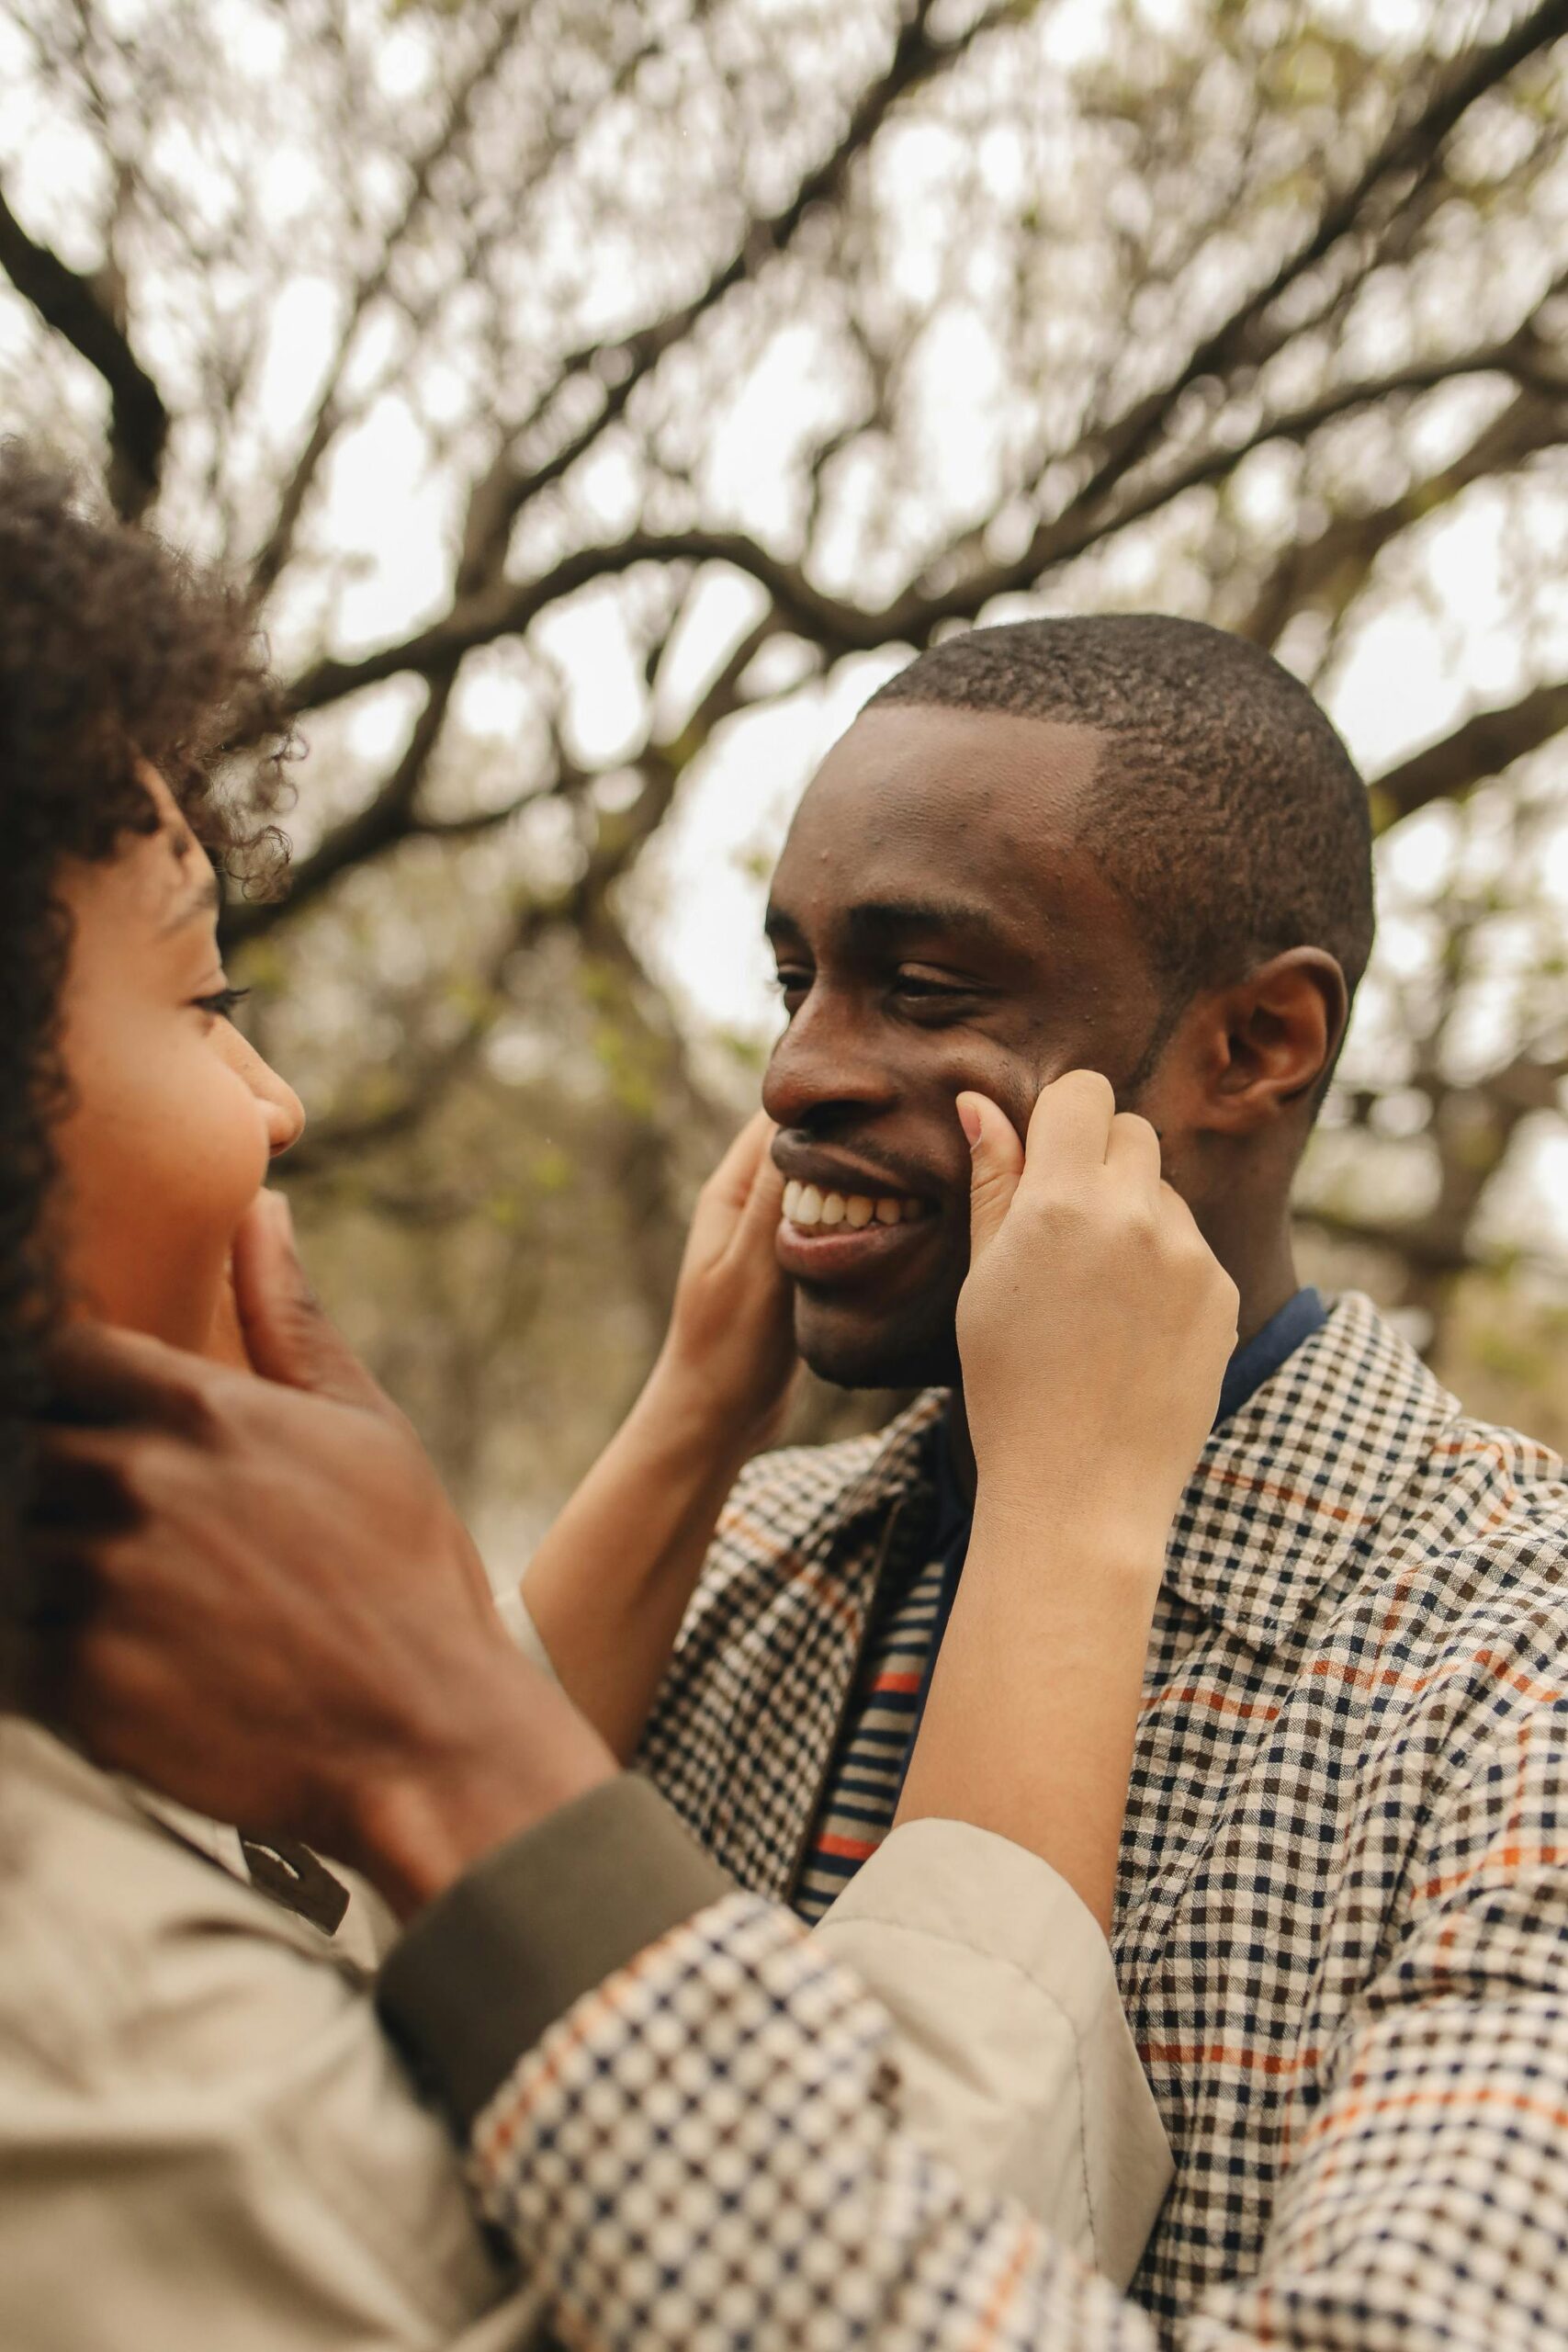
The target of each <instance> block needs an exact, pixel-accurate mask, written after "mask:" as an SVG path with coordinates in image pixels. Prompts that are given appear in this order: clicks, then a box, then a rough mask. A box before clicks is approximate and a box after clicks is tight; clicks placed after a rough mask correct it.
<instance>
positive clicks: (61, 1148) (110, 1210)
mask: <svg viewBox="0 0 1568 2352" xmlns="http://www.w3.org/2000/svg"><path fill="white" fill-rule="evenodd" d="M143 781H144V782H145V783H146V785H147V787H148V790H149V792H150V793H151V794H152V798H153V801H154V803H155V805H156V808H157V811H158V816H159V820H160V823H159V828H158V831H156V832H153V833H145V834H144V833H128V834H126V836H125V837H124V840H123V842H122V843H121V845H120V847H119V849H118V851H117V853H116V854H115V855H114V856H112V857H109V858H107V859H103V860H101V861H97V862H87V861H79V860H75V859H71V860H68V861H67V862H66V864H65V865H64V866H63V867H62V870H61V873H60V875H59V877H58V880H57V884H56V889H57V894H58V896H59V898H60V899H61V901H62V904H63V905H64V907H65V908H66V909H67V910H68V912H69V914H70V916H71V919H72V922H73V926H74V938H73V944H72V948H71V959H70V965H69V967H68V970H67V974H66V979H65V986H64V992H63V997H62V1056H63V1060H64V1065H65V1072H66V1076H67V1079H68V1080H69V1084H70V1101H69V1105H68V1108H67V1111H66V1114H65V1117H64V1119H63V1120H62V1124H61V1126H60V1128H59V1129H58V1131H57V1134H56V1137H55V1148H56V1151H57V1154H58V1157H59V1161H60V1168H61V1180H62V1181H61V1183H60V1186H59V1189H58V1192H57V1194H56V1197H55V1200H54V1202H53V1204H52V1230H51V1240H52V1246H53V1248H54V1250H56V1252H57V1254H58V1259H59V1262H60V1264H61V1268H62V1273H63V1276H64V1281H65V1286H66V1293H67V1298H68V1301H69V1304H70V1306H71V1308H72V1310H73V1311H74V1312H77V1313H87V1314H91V1315H96V1316H101V1317H104V1319H105V1320H107V1321H108V1322H111V1323H118V1324H122V1325H124V1326H126V1327H127V1328H129V1329H132V1330H137V1331H146V1332H149V1333H151V1334H152V1336H153V1337H154V1338H156V1339H160V1340H168V1341H170V1342H171V1343H172V1344H174V1345H175V1346H176V1347H184V1348H193V1349H207V1348H209V1347H210V1346H213V1345H214V1344H216V1335H218V1334H219V1333H220V1331H221V1329H222V1328H223V1321H224V1318H223V1316H222V1314H221V1313H220V1309H221V1308H222V1306H223V1304H224V1301H225V1297H226V1292H227V1276H228V1266H229V1252H230V1246H231V1242H232V1240H233V1238H234V1231H235V1228H236V1227H237V1226H238V1224H239V1222H240V1219H241V1217H242V1216H243V1215H244V1212H245V1210H246V1209H247V1208H248V1207H249V1205H250V1204H251V1202H252V1201H253V1200H254V1198H255V1195H256V1193H257V1190H258V1189H259V1187H260V1186H261V1184H262V1183H263V1182H264V1181H265V1174H266V1168H267V1162H268V1160H269V1159H271V1157H272V1155H273V1154H274V1153H275V1152H279V1151H287V1149H288V1147H289V1145H290V1144H291V1143H293V1142H294V1141H295V1140H296V1139H297V1137H298V1136H299V1133H300V1131H301V1129H302V1128H303V1126H304V1123H305V1120H304V1113H303V1111H302V1110H301V1108H300V1105H299V1098H298V1096H296V1095H295V1094H294V1092H293V1091H292V1090H291V1089H290V1088H288V1086H286V1085H285V1084H284V1083H283V1080H281V1079H280V1078H278V1077H276V1075H275V1073H274V1072H273V1071H272V1070H271V1069H268V1067H267V1065H266V1064H265V1062H264V1061H263V1060H262V1058H261V1057H260V1055H259V1054H257V1053H255V1052H254V1051H253V1049H252V1048H251V1047H250V1046H248V1045H247V1044H246V1043H245V1041H244V1039H243V1037H242V1036H241V1035H240V1034H239V1032H238V1030H236V1029H235V1028H234V1027H233V1025H232V1023H231V1022H229V1021H228V1020H226V1019H225V1018H224V1016H223V1013H222V1012H221V1010H220V1004H221V1001H222V993H223V990H224V989H225V986H226V983H225V979H224V975H223V967H222V964H221V961H220V957H219V953H218V938H217V908H218V901H217V894H216V890H215V888H214V885H213V876H212V869H211V867H210V865H209V863H208V860H207V858H206V856H205V854H203V852H202V850H201V849H200V847H199V845H198V844H197V841H196V839H195V837H194V836H193V834H192V833H191V831H190V829H189V827H188V826H187V825H186V820H185V819H184V817H183V816H182V815H181V813H180V810H179V808H178V806H177V805H176V803H175V799H174V797H173V796H172V794H171V793H170V792H169V791H168V790H167V788H166V786H164V783H163V781H162V779H161V778H159V777H157V776H155V775H152V773H151V772H150V771H149V772H148V773H147V774H146V775H145V776H144V778H143Z"/></svg>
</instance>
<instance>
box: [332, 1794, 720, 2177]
mask: <svg viewBox="0 0 1568 2352" xmlns="http://www.w3.org/2000/svg"><path fill="white" fill-rule="evenodd" d="M734 1891H735V1890H734V1886H733V1883H731V1881H730V1880H729V1879H728V1878H727V1877H726V1876H725V1874H724V1872H723V1871H721V1870H720V1869H719V1867H718V1865H717V1863H716V1862H714V1861H711V1860H709V1858H708V1856H707V1855H706V1854H705V1853H704V1851H703V1849H702V1848H701V1847H700V1846H699V1845H698V1844H697V1843H696V1841H695V1839H694V1838H693V1837H692V1835H691V1832H690V1831H689V1830H688V1829H687V1828H686V1827H685V1826H684V1824H683V1823H682V1821H681V1820H680V1818H679V1816H678V1815H676V1814H675V1813H673V1812H672V1811H671V1808H670V1806H669V1805H668V1804H666V1803H665V1802H664V1799H663V1798H662V1797H661V1796H660V1794H659V1793H658V1792H657V1790H655V1789H654V1787H653V1786H652V1784H651V1782H649V1781H644V1780H639V1779H638V1778H637V1776H636V1775H635V1774H633V1773H630V1772H623V1773H622V1774H621V1775H620V1776H619V1778H618V1779H616V1780H614V1781H605V1782H604V1785H603V1786H602V1787H600V1788H597V1789H591V1790H590V1791H589V1792H588V1794H587V1795H586V1796H582V1797H578V1798H576V1799H574V1801H573V1802H572V1803H571V1804H567V1805H563V1806H562V1807H561V1809H560V1811H559V1812H558V1813H553V1814H551V1815H549V1817H548V1819H547V1820H545V1821H542V1822H540V1823H539V1825H538V1826H537V1827H536V1828H533V1829H527V1830H525V1831H524V1832H523V1834H522V1836H521V1837H518V1838H511V1839H509V1840H508V1842H507V1843H506V1844H505V1845H504V1846H501V1847H498V1848H497V1849H496V1850H495V1852H494V1853H492V1854H487V1855H486V1856H485V1858H484V1860H482V1861H480V1862H477V1863H476V1864H475V1865H474V1867H473V1869H472V1870H470V1871H465V1872H464V1874H463V1876H462V1877H461V1878H460V1879H458V1880H457V1883H456V1884H455V1885H453V1886H450V1887H448V1889H447V1890H446V1894H443V1895H440V1896H438V1897H437V1899H436V1901H435V1902H434V1903H433V1904H431V1905H429V1907H428V1909H426V1910H424V1911H423V1912H421V1914H420V1916H419V1917H418V1918H417V1919H416V1920H415V1921H414V1923H413V1925H412V1927H411V1928H409V1929H408V1930H407V1932H406V1933H405V1934H404V1935H403V1936H402V1937H401V1938H400V1940H399V1942H398V1943H397V1944H396V1945H395V1946H394V1948H393V1950H392V1951H391V1952H390V1953H389V1956H388V1958H387V1961H386V1962H385V1964H384V1965H383V1967H382V1970H381V1973H380V1977H379V1979H378V1985H377V1994H376V1999H377V2006H378V2008H379V2010H380V2013H381V2018H382V2022H383V2023H384V2025H385V2026H386V2027H387V2029H388V2030H389V2032H390V2033H391V2035H392V2036H393V2038H394V2040H395V2041H397V2042H398V2044H399V2046H400V2049H401V2050H402V2052H403V2053H404V2055H405V2056H406V2057H407V2059H408V2061H409V2063H410V2064H411V2065H412V2069H413V2071H414V2073H415V2075H417V2076H418V2078H419V2080H420V2081H421V2083H422V2084H423V2086H425V2088H426V2089H427V2090H429V2091H431V2092H432V2093H433V2094H434V2096H435V2097H436V2098H439V2099H440V2100H441V2102H442V2103H443V2105H444V2106H446V2108H447V2109H449V2110H450V2111H451V2113H452V2114H453V2115H454V2116H455V2118H456V2119H457V2122H458V2123H459V2124H460V2125H461V2126H462V2128H463V2130H464V2131H467V2130H468V2127H469V2125H470V2124H471V2123H472V2122H473V2120H474V2118H475V2117H476V2116H477V2115H478V2114H479V2109H481V2108H482V2107H484V2106H485V2105H486V2103H487V2102H488V2100H489V2099H490V2098H491V2097H492V2095H493V2094H494V2093H495V2092H496V2091H497V2090H499V2088H500V2087H501V2085H502V2083H503V2082H504V2081H505V2079H506V2077H507V2075H509V2074H511V2072H512V2070H513V2067H514V2066H515V2065H516V2064H517V2063H518V2061H519V2060H520V2059H521V2058H523V2057H525V2055H526V2053H527V2052H528V2051H530V2050H531V2049H532V2048H533V2046H534V2044H535V2042H536V2041H538V2039H539V2037H540V2035H541V2034H542V2033H544V2032H545V2030H547V2027H549V2026H551V2025H553V2024H554V2023H555V2021H556V2019H557V2018H558V2017H561V2016H564V2014H565V2012H566V2011H567V2010H568V2009H569V2008H570V2007H571V2005H572V2003H573V2002H574V2001H575V2000H577V1999H579V1998H580V1997H581V1995H582V1994H584V1993H588V1992H591V1991H592V1989H593V1987H594V1986H595V1985H602V1984H603V1983H604V1979H605V1977H607V1976H611V1975H613V1974H614V1973H615V1970H616V1969H618V1968H622V1967H624V1966H625V1965H626V1962H627V1961H629V1960H632V1959H634V1958H635V1957H636V1955H637V1953H638V1952H639V1951H642V1950H643V1948H644V1947H645V1946H646V1945H648V1944H650V1943H653V1942H656V1941H657V1939H659V1938H660V1936H662V1935H665V1934H667V1933H668V1931H669V1930H670V1929H671V1928H676V1927H679V1926H680V1925H681V1924H682V1921H683V1920H686V1919H689V1918H690V1917H692V1915H693V1914H694V1912H697V1911H701V1910H704V1909H705V1907H706V1906H707V1905H708V1904H710V1903H717V1902H720V1901H721V1900H722V1899H723V1897H724V1896H725V1895H727V1894H733V1893H734Z"/></svg>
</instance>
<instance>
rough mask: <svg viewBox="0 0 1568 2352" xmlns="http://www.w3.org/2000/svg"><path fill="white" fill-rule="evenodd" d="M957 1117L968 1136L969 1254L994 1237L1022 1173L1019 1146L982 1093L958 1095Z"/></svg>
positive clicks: (1009, 1127) (1007, 1122) (1008, 1123)
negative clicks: (969, 1164) (969, 1165)
mask: <svg viewBox="0 0 1568 2352" xmlns="http://www.w3.org/2000/svg"><path fill="white" fill-rule="evenodd" d="M957 1107H958V1116H959V1118H960V1120H961V1121H962V1123H963V1126H964V1134H965V1135H966V1136H968V1138H969V1152H970V1160H971V1167H970V1176H969V1254H970V1257H971V1259H975V1258H977V1257H978V1256H979V1255H980V1252H981V1251H982V1250H984V1249H985V1247H986V1245H987V1242H989V1241H991V1240H993V1239H994V1238H995V1237H996V1234H997V1231H998V1227H999V1226H1000V1225H1001V1222H1002V1219H1003V1218H1004V1217H1005V1216H1006V1215H1007V1213H1008V1210H1009V1208H1010V1206H1011V1204H1012V1196H1013V1194H1014V1193H1016V1192H1017V1190H1018V1181H1019V1178H1020V1177H1021V1175H1022V1173H1023V1146H1022V1144H1021V1143H1020V1141H1019V1139H1018V1136H1017V1135H1016V1133H1015V1132H1014V1130H1013V1125H1012V1122H1011V1120H1010V1118H1009V1117H1008V1115H1007V1114H1006V1113H1005V1112H1004V1111H1001V1110H998V1107H997V1105H996V1103H993V1102H991V1101H990V1100H989V1099H988V1097H987V1096H986V1095H984V1094H968V1093H965V1094H961V1095H960V1096H959V1097H958V1105H957Z"/></svg>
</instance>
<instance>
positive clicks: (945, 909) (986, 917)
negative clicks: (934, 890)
mask: <svg viewBox="0 0 1568 2352" xmlns="http://www.w3.org/2000/svg"><path fill="white" fill-rule="evenodd" d="M845 920H846V922H847V924H848V927H849V929H850V931H851V932H852V933H857V934H860V935H862V936H863V937H865V938H868V939H873V940H878V939H887V938H897V937H900V936H902V935H903V934H905V933H908V932H914V931H928V932H929V931H945V932H957V933H961V934H962V935H963V936H964V938H966V939H973V940H987V941H989V940H1000V938H1001V936H1002V930H1001V925H1000V924H999V923H998V921H997V919H996V916H995V915H994V914H993V913H992V911H991V910H990V909H989V908H988V907H986V906H983V905H981V904H980V903H979V901H978V900H976V899H953V898H942V897H941V896H932V897H931V898H919V899H862V900H861V901H860V903H859V904H858V905H856V906H852V907H851V908H850V910H849V911H848V914H847V916H846V919H845Z"/></svg>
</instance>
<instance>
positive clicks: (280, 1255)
mask: <svg viewBox="0 0 1568 2352" xmlns="http://www.w3.org/2000/svg"><path fill="white" fill-rule="evenodd" d="M233 1264H234V1300H235V1304H236V1306H237V1307H238V1309H239V1315H240V1328H241V1329H242V1331H243V1334H244V1340H245V1348H246V1351H247V1353H248V1354H249V1356H250V1360H251V1364H252V1368H253V1369H254V1371H256V1372H258V1373H260V1374H261V1376H262V1378H263V1379H264V1380H271V1381H276V1383H277V1384H278V1385H279V1386H280V1387H285V1388H305V1389H309V1390H310V1392H311V1394H312V1395H313V1396H317V1397H333V1398H334V1399H335V1400H336V1401H337V1402H338V1403H339V1404H342V1405H357V1406H361V1407H363V1408H367V1409H369V1410H370V1411H373V1412H378V1413H382V1414H388V1415H389V1414H391V1413H392V1412H393V1411H394V1410H395V1408H394V1407H393V1406H392V1404H391V1403H390V1401H389V1398H388V1397H387V1395H386V1392H385V1391H384V1390H383V1389H382V1388H381V1387H380V1386H379V1385H378V1384H377V1382H376V1381H374V1380H373V1379H372V1378H371V1376H370V1374H368V1373H367V1371H366V1369H365V1366H364V1365H363V1364H362V1363H360V1361H359V1359H358V1357H357V1356H356V1355H355V1352H354V1351H353V1349H352V1348H351V1347H350V1346H349V1344H348V1342H347V1340H345V1339H344V1337H343V1335H342V1333H341V1332H340V1331H338V1329H336V1327H335V1326H334V1325H333V1323H332V1322H330V1321H329V1319H328V1317H327V1316H326V1315H325V1314H324V1313H323V1311H322V1309H321V1305H320V1303H319V1301H318V1300H317V1297H316V1295H315V1293H314V1291H313V1290H312V1289H311V1288H310V1283H309V1281H308V1280H307V1278H306V1274H305V1269H304V1268H303V1266H302V1265H301V1264H300V1262H299V1252H298V1250H296V1249H295V1246H294V1222H293V1219H292V1218H291V1217H290V1216H289V1214H288V1203H287V1201H285V1200H284V1198H283V1195H282V1194H281V1193H260V1194H258V1196H257V1197H256V1199H255V1200H254V1202H253V1203H252V1204H251V1207H250V1208H249V1209H248V1210H247V1212H246V1214H245V1216H244V1218H243V1221H242V1223H241V1226H240V1229H239V1231H238V1233H236V1235H235V1236H234V1260H233Z"/></svg>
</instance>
